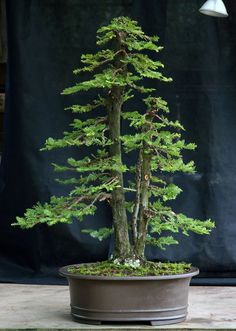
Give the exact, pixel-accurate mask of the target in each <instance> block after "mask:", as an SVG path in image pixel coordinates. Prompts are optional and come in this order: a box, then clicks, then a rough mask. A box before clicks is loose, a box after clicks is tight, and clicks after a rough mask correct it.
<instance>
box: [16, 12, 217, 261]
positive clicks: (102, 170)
mask: <svg viewBox="0 0 236 331" xmlns="http://www.w3.org/2000/svg"><path fill="white" fill-rule="evenodd" d="M157 42H158V37H157V36H153V37H149V36H147V35H145V34H144V32H143V31H142V29H141V28H140V27H139V26H138V24H137V22H135V21H133V20H131V19H129V18H128V17H118V18H115V19H113V20H112V21H111V22H110V24H108V25H107V26H104V27H101V28H100V29H98V31H97V44H98V46H99V47H100V49H99V50H98V51H97V53H94V54H84V55H82V56H81V62H82V64H83V66H82V68H79V69H76V70H74V74H75V75H78V77H79V78H78V83H77V84H76V85H74V86H72V87H69V88H66V89H65V90H64V91H63V92H62V94H64V95H70V94H77V96H78V103H79V104H76V105H72V106H70V107H68V108H66V109H67V110H70V111H72V112H73V113H74V114H75V115H76V118H75V119H74V120H73V121H72V123H71V130H69V131H68V132H64V133H63V136H62V138H61V139H54V138H48V139H47V140H46V143H45V147H44V148H43V150H48V151H49V150H52V149H56V148H59V149H64V148H66V147H75V148H78V157H77V158H76V159H74V158H69V159H68V160H67V161H65V164H60V165H58V164H53V167H54V169H55V171H56V172H65V173H66V174H67V175H68V179H59V182H60V183H62V184H66V185H69V187H70V188H71V190H70V193H69V194H68V195H66V196H61V197H55V196H53V197H51V199H50V201H49V202H46V203H43V204H41V203H37V204H36V205H35V206H33V207H32V208H30V209H27V210H26V212H25V214H24V216H23V217H17V222H16V223H15V224H16V225H19V226H20V227H22V228H31V227H33V226H34V225H36V224H39V223H46V224H48V225H54V224H57V223H71V222H73V221H74V220H79V221H82V220H83V218H84V217H85V216H88V215H94V214H95V212H96V208H97V205H98V203H99V202H105V201H106V202H107V203H108V204H109V205H110V206H111V209H112V215H113V218H112V220H111V226H110V228H100V229H98V230H94V229H86V230H84V232H86V233H88V234H89V235H91V236H92V237H95V238H98V239H99V240H102V239H104V238H108V237H109V236H110V235H111V234H113V236H114V251H113V254H112V256H111V257H110V261H111V263H114V264H119V265H122V264H123V265H124V264H125V265H126V266H127V265H131V266H134V265H135V264H136V265H142V264H145V263H146V259H145V246H146V245H153V246H156V247H159V248H161V249H163V248H165V246H166V245H171V244H177V243H178V242H177V240H176V239H175V238H174V234H175V233H178V232H179V231H180V232H182V233H183V234H184V235H188V233H189V232H194V233H197V234H209V233H210V231H211V229H212V228H213V227H214V223H213V222H212V221H211V220H206V221H201V220H198V219H192V218H190V217H187V216H185V215H183V214H178V213H176V212H174V211H173V210H172V209H171V207H170V205H169V204H168V201H169V200H172V199H175V198H176V197H177V196H178V195H179V194H180V193H181V189H180V188H179V187H178V186H177V185H176V184H174V183H172V182H170V181H168V174H169V173H175V172H183V173H194V171H195V169H194V163H193V162H192V161H190V162H185V161H184V159H183V151H184V150H194V149H195V147H196V145H195V144H193V143H186V142H185V141H184V139H183V138H182V137H181V131H182V130H184V128H183V126H182V125H181V124H180V122H179V121H173V120H170V119H169V118H168V113H169V109H168V105H167V103H166V101H164V100H163V99H162V98H161V97H159V96H156V88H154V87H149V85H150V81H151V80H157V81H160V82H164V83H168V82H170V81H171V78H167V77H165V76H164V75H163V73H162V72H161V71H160V69H162V68H163V67H164V66H163V64H162V63H161V62H160V61H158V60H156V56H155V53H158V52H159V51H160V50H161V49H162V47H160V46H159V45H158V43H157ZM152 54H154V57H153V58H151V56H152ZM84 73H85V74H90V75H91V78H90V79H89V80H81V78H80V77H83V74H84ZM144 80H145V82H143V81H144ZM155 86H156V85H155ZM90 90H95V91H97V93H96V94H97V97H96V98H95V99H94V100H91V102H89V103H88V104H83V98H82V97H81V95H82V94H83V93H85V92H87V91H90ZM132 98H135V100H138V102H137V103H136V104H137V106H134V105H133V104H134V102H133V103H131V102H130V99H132ZM84 113H86V114H87V117H86V119H84V115H83V116H81V114H84ZM98 114H99V115H98ZM101 114H102V115H101ZM82 118H83V119H82ZM122 121H127V123H128V124H129V127H130V132H129V133H127V132H125V133H122V132H121V122H122ZM81 146H86V148H87V156H86V157H83V158H80V153H79V148H80V147H81ZM91 146H92V147H93V151H92V152H91ZM94 149H95V150H96V152H94ZM124 154H127V157H128V156H129V155H130V158H129V164H126V163H125V162H124ZM127 157H126V158H127ZM131 161H132V162H131ZM130 163H132V164H130ZM127 175H128V177H129V180H127ZM166 233H168V235H166ZM171 234H172V235H171Z"/></svg>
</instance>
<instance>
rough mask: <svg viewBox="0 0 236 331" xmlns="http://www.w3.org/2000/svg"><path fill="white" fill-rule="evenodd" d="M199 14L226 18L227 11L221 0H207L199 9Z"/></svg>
mask: <svg viewBox="0 0 236 331" xmlns="http://www.w3.org/2000/svg"><path fill="white" fill-rule="evenodd" d="M199 11H200V13H202V14H204V15H208V16H214V17H228V16H229V15H228V13H227V10H226V8H225V5H224V3H223V1H222V0H207V1H206V2H205V3H204V4H203V6H202V7H201V8H200V9H199Z"/></svg>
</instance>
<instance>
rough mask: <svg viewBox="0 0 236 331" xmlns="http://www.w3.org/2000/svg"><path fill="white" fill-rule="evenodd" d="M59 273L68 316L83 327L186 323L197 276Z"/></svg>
mask: <svg viewBox="0 0 236 331" xmlns="http://www.w3.org/2000/svg"><path fill="white" fill-rule="evenodd" d="M69 267H70V266H65V267H63V268H61V269H60V274H61V275H62V276H64V277H66V278H67V279H68V281H69V286H70V297H71V314H72V316H73V318H74V319H75V320H77V321H79V322H82V323H89V324H100V323H101V322H105V321H106V322H115V321H116V322H135V321H136V322H138V321H146V322H150V323H151V324H152V325H164V324H173V323H179V322H182V321H184V320H185V319H186V316H187V306H188V291H189V283H190V280H191V278H192V277H193V276H195V275H197V274H198V273H199V270H198V269H197V268H191V270H190V271H189V272H188V273H185V274H180V275H169V276H168V275H167V276H145V277H105V276H82V275H75V274H73V273H70V272H68V271H67V270H68V268H69Z"/></svg>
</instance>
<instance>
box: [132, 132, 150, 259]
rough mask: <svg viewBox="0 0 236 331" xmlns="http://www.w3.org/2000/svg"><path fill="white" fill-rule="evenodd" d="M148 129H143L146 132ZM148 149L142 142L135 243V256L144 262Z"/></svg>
mask: <svg viewBox="0 0 236 331" xmlns="http://www.w3.org/2000/svg"><path fill="white" fill-rule="evenodd" d="M147 130H148V127H145V128H144V131H147ZM148 150H149V147H148V144H147V143H146V142H143V146H142V149H141V153H140V158H141V162H140V163H141V183H140V208H139V209H140V211H139V221H138V229H137V230H138V231H137V232H138V235H137V239H136V243H135V247H134V250H135V255H136V256H137V257H138V258H140V259H141V260H145V254H144V251H145V242H146V236H147V230H148V215H147V211H148V201H149V192H148V188H149V185H150V176H151V155H150V153H149V152H148Z"/></svg>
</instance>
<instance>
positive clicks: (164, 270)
mask: <svg viewBox="0 0 236 331" xmlns="http://www.w3.org/2000/svg"><path fill="white" fill-rule="evenodd" d="M190 268H191V264H188V263H169V262H167V263H162V262H150V261H147V262H145V263H144V264H142V265H141V266H139V267H135V268H134V267H132V266H127V265H122V264H120V265H118V264H116V263H114V262H112V261H103V262H96V263H89V264H82V265H74V266H72V267H69V268H68V272H70V273H73V274H77V275H87V276H88V275H90V276H114V277H124V276H164V275H178V274H183V273H186V272H188V271H189V270H190Z"/></svg>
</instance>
